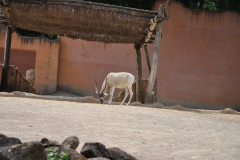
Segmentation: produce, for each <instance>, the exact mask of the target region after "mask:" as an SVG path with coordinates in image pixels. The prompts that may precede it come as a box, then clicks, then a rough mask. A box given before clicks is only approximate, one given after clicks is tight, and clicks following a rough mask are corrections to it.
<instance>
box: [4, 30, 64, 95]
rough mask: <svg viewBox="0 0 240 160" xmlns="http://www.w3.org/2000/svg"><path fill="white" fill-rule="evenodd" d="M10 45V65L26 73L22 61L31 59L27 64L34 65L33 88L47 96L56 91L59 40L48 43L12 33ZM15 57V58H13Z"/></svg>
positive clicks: (40, 39) (48, 41) (47, 41)
mask: <svg viewBox="0 0 240 160" xmlns="http://www.w3.org/2000/svg"><path fill="white" fill-rule="evenodd" d="M11 43H12V44H11V53H10V55H11V54H13V55H12V56H11V57H10V64H13V65H16V66H17V67H19V66H18V65H20V67H19V68H20V69H21V71H22V72H26V71H25V69H24V68H25V66H26V64H25V63H26V62H24V61H25V60H26V59H29V57H33V58H30V59H29V60H30V61H31V60H32V62H29V63H31V64H30V66H33V64H34V68H35V72H36V77H35V84H34V87H35V88H36V89H37V91H38V92H39V93H40V94H48V93H52V92H54V91H56V87H57V72H58V55H59V40H55V41H50V40H45V39H43V38H29V37H22V36H18V35H17V34H16V33H13V34H12V42H11ZM4 44H5V31H4V30H2V31H1V34H0V47H1V48H4ZM16 55H17V57H15V56H16ZM13 56H14V57H13ZM34 57H35V59H36V60H35V59H34ZM16 58H17V59H16ZM14 59H15V60H14ZM35 61H36V62H35ZM11 62H12V63H11ZM15 62H16V64H15ZM22 67H23V68H22ZM23 75H26V73H23Z"/></svg>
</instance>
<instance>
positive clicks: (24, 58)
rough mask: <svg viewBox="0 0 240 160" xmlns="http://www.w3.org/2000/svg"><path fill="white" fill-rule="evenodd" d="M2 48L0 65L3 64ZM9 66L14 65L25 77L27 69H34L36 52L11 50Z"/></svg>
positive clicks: (0, 49)
mask: <svg viewBox="0 0 240 160" xmlns="http://www.w3.org/2000/svg"><path fill="white" fill-rule="evenodd" d="M3 59H4V48H0V63H3V61H4V60H3ZM9 63H10V65H15V66H17V67H18V69H19V70H20V71H21V72H22V74H23V75H24V76H26V71H27V70H28V69H35V63H36V51H27V50H16V49H11V53H10V62H9Z"/></svg>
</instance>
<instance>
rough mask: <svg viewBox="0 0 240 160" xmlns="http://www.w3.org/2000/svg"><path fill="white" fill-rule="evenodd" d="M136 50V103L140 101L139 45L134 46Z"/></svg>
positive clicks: (140, 69)
mask: <svg viewBox="0 0 240 160" xmlns="http://www.w3.org/2000/svg"><path fill="white" fill-rule="evenodd" d="M134 47H135V50H136V62H137V63H136V64H137V65H136V71H137V77H136V78H137V81H136V102H141V103H142V102H143V101H142V59H141V51H140V47H141V46H140V45H135V46H134Z"/></svg>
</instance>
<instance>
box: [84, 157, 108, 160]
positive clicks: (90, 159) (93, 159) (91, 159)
mask: <svg viewBox="0 0 240 160" xmlns="http://www.w3.org/2000/svg"><path fill="white" fill-rule="evenodd" d="M87 160H110V159H108V158H103V157H96V158H89V159H87Z"/></svg>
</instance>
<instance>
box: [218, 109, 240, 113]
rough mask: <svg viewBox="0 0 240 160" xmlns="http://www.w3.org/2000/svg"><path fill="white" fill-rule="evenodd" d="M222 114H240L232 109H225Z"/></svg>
mask: <svg viewBox="0 0 240 160" xmlns="http://www.w3.org/2000/svg"><path fill="white" fill-rule="evenodd" d="M220 112H221V113H225V114H239V113H238V112H237V111H236V110H233V109H231V108H225V109H224V110H222V111H220Z"/></svg>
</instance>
